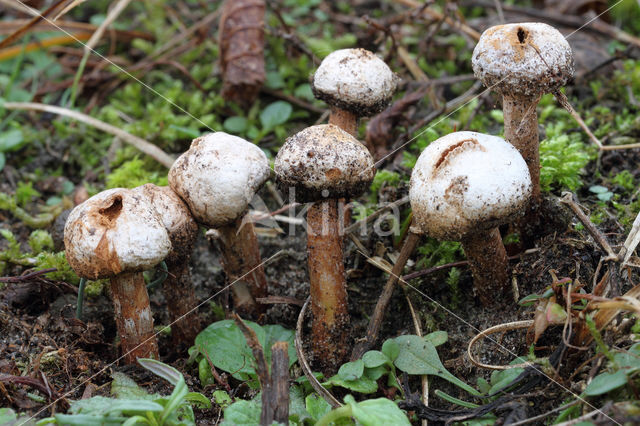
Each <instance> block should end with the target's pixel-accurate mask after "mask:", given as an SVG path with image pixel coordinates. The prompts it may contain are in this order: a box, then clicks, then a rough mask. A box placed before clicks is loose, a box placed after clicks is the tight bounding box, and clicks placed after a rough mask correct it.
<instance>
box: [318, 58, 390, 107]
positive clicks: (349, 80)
mask: <svg viewBox="0 0 640 426" xmlns="http://www.w3.org/2000/svg"><path fill="white" fill-rule="evenodd" d="M397 80H398V79H397V77H396V75H395V74H394V73H393V71H391V69H390V68H389V67H388V66H387V64H385V63H384V61H383V60H382V59H380V58H378V57H377V56H376V55H374V54H373V53H372V52H370V51H368V50H365V49H341V50H336V51H335V52H332V53H330V54H329V55H328V56H327V57H326V58H324V59H323V61H322V63H321V64H320V66H319V67H318V69H317V70H316V72H315V74H314V75H313V78H312V82H311V89H312V90H313V94H314V95H315V97H316V98H318V99H322V100H323V101H325V102H326V103H328V104H329V105H332V106H336V107H338V108H341V109H344V110H347V111H350V112H352V113H354V114H355V115H357V116H360V117H368V116H371V115H374V114H376V113H378V112H380V111H382V110H383V109H384V108H385V107H386V106H387V104H388V103H389V101H390V100H391V97H392V96H393V92H395V90H396V85H397Z"/></svg>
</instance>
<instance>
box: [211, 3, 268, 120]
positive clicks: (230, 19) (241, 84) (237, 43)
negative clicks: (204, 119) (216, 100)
mask: <svg viewBox="0 0 640 426" xmlns="http://www.w3.org/2000/svg"><path fill="white" fill-rule="evenodd" d="M264 11H265V3H264V0H227V1H226V2H225V3H224V5H223V6H222V15H221V17H220V32H219V43H220V67H221V68H222V77H223V80H224V84H223V87H222V97H224V98H225V99H226V100H229V101H234V102H237V103H238V104H240V105H242V106H244V107H248V106H249V105H251V104H252V103H253V101H254V100H255V99H256V97H257V96H258V93H259V92H260V88H261V87H262V83H264V80H265V71H264Z"/></svg>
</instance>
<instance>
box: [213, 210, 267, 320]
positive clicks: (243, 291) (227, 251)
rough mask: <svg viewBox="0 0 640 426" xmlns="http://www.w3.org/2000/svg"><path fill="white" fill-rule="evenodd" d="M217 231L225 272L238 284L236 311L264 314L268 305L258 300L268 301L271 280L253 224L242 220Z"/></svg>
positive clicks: (235, 293) (235, 286) (235, 295)
mask: <svg viewBox="0 0 640 426" xmlns="http://www.w3.org/2000/svg"><path fill="white" fill-rule="evenodd" d="M217 230H218V232H219V234H220V239H219V242H220V251H221V252H222V263H223V267H224V271H225V273H226V274H227V277H228V278H229V281H230V282H232V283H233V282H235V283H234V284H233V285H232V286H231V291H232V294H233V300H234V305H235V307H236V310H238V312H240V314H241V315H249V316H251V315H257V316H260V315H261V314H264V312H265V310H266V308H265V305H262V304H257V303H256V300H255V299H257V298H261V297H267V277H266V276H265V273H264V267H263V266H262V261H261V258H260V249H259V247H258V238H257V237H256V233H255V230H254V227H253V223H252V222H251V221H250V220H244V221H243V217H240V218H239V219H236V220H235V221H234V222H232V223H230V224H229V225H226V226H221V227H220V228H218V229H217Z"/></svg>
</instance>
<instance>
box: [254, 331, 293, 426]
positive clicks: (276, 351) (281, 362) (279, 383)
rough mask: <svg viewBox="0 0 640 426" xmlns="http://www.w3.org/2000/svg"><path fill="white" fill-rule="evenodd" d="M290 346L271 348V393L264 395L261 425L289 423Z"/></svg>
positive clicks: (281, 344)
mask: <svg viewBox="0 0 640 426" xmlns="http://www.w3.org/2000/svg"><path fill="white" fill-rule="evenodd" d="M288 349H289V344H288V343H287V342H275V343H274V344H273V346H271V376H270V377H269V391H268V392H265V390H264V389H263V391H262V392H263V393H262V414H261V416H260V424H263V425H271V424H272V423H274V422H275V423H277V424H287V423H288V422H289V353H288Z"/></svg>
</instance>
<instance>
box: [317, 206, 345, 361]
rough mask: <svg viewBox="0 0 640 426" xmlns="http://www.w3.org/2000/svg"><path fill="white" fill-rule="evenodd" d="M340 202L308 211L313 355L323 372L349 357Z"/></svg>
mask: <svg viewBox="0 0 640 426" xmlns="http://www.w3.org/2000/svg"><path fill="white" fill-rule="evenodd" d="M340 221H341V218H340V217H339V211H338V201H337V200H333V199H332V200H326V201H318V202H315V203H313V204H312V205H311V206H310V207H309V210H308V211H307V257H308V262H309V282H310V294H311V301H312V304H311V311H312V313H313V324H312V332H311V333H312V336H313V337H312V352H313V356H314V360H315V361H316V362H317V363H318V364H320V365H321V366H322V369H323V371H326V370H327V369H328V370H332V369H335V368H336V367H337V366H338V365H340V364H342V362H343V361H344V360H345V358H346V355H347V349H348V346H349V345H348V338H349V329H348V324H349V312H348V310H347V282H346V278H345V272H344V259H343V247H342V244H343V242H342V240H343V238H342V236H341V235H340V233H339V227H340Z"/></svg>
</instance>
